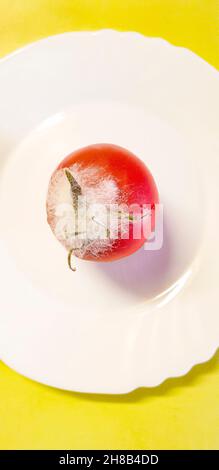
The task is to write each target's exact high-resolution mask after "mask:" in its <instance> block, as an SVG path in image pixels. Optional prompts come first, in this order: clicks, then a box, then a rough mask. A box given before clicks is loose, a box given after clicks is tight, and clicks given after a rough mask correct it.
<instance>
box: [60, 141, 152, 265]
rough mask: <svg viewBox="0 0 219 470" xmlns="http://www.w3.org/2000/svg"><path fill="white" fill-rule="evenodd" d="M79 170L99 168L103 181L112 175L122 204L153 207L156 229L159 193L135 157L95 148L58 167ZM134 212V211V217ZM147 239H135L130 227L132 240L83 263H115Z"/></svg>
mask: <svg viewBox="0 0 219 470" xmlns="http://www.w3.org/2000/svg"><path fill="white" fill-rule="evenodd" d="M75 163H77V164H79V165H80V167H82V168H86V167H88V166H92V165H93V166H95V167H98V169H99V170H100V177H107V176H109V175H110V177H112V179H113V180H114V181H115V182H116V183H117V185H118V188H119V190H120V192H121V194H123V195H124V198H123V199H122V200H121V201H120V203H125V204H126V205H128V206H131V205H138V206H143V205H150V206H151V220H152V227H153V225H154V211H155V204H158V202H159V195H158V190H157V187H156V184H155V181H154V179H153V176H152V175H151V173H150V171H149V170H148V168H147V167H146V165H145V164H144V163H143V162H142V161H141V160H140V159H139V158H138V157H136V156H135V155H134V154H133V153H131V152H129V151H128V150H126V149H124V148H122V147H119V146H116V145H112V144H95V145H90V146H87V147H84V148H81V149H79V150H76V151H74V152H73V153H71V154H70V155H68V156H67V157H66V158H64V160H62V162H61V163H60V164H59V165H58V167H57V170H60V169H63V168H69V167H71V166H72V165H73V164H75ZM134 214H135V210H133V215H134ZM145 241H146V240H145V236H144V235H143V234H142V236H141V238H139V239H134V237H133V226H132V224H130V229H129V238H128V239H122V238H119V239H118V240H116V241H115V244H114V246H113V250H110V251H109V252H107V253H106V252H105V253H103V254H100V256H99V257H98V259H97V258H94V257H93V256H91V255H86V256H84V257H83V259H87V260H94V261H105V262H106V261H114V260H118V259H120V258H123V257H126V256H129V255H131V254H132V253H134V252H135V251H137V250H138V249H139V248H140V247H141V246H142V245H143V244H144V242H145Z"/></svg>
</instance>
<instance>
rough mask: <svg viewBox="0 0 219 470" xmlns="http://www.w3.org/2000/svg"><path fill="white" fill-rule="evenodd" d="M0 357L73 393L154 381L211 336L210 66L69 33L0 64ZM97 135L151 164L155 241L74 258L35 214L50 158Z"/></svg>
mask: <svg viewBox="0 0 219 470" xmlns="http://www.w3.org/2000/svg"><path fill="white" fill-rule="evenodd" d="M0 110H1V113H0V152H1V179H0V214H1V217H0V225H1V238H0V250H1V265H0V276H1V278H0V281H1V297H0V305H1V313H0V356H1V358H2V360H3V361H5V363H6V364H8V365H10V366H11V367H12V368H14V369H15V370H17V371H18V372H20V373H22V374H24V375H26V376H27V377H30V378H33V379H35V380H37V381H40V382H43V383H45V384H48V385H52V386H56V387H60V388H63V389H68V390H77V391H83V392H103V393H125V392H128V391H130V390H132V389H135V388H136V387H139V386H155V385H158V384H159V383H161V382H162V381H163V380H165V379H167V378H168V377H172V376H179V375H182V374H184V373H186V372H187V371H188V370H189V369H190V368H191V367H192V366H193V365H195V364H196V363H199V362H203V361H206V360H207V359H209V358H210V357H211V356H212V354H213V353H214V352H215V350H216V348H217V346H218V342H219V316H218V312H219V298H218V278H219V243H218V232H219V221H218V207H217V203H218V192H219V189H218V188H219V185H218V155H219V143H218V136H219V74H218V72H217V71H216V70H214V69H213V68H212V67H211V66H210V65H208V64H207V63H205V62H204V61H203V60H201V59H200V58H198V57H197V56H195V55H194V54H192V53H191V52H189V51H188V50H186V49H182V48H177V47H173V46H171V45H170V44H168V43H167V42H165V41H163V40H161V39H152V38H145V37H143V36H141V35H139V34H136V33H119V32H115V31H100V32H96V33H90V32H83V33H67V34H64V35H59V36H54V37H50V38H48V39H44V40H42V41H39V42H37V43H34V44H32V45H31V46H28V47H26V48H24V49H22V50H20V51H18V52H16V53H15V54H12V55H10V56H8V57H7V58H6V59H3V60H1V61H0ZM97 142H108V143H110V142H112V143H114V144H118V145H121V146H124V147H126V148H128V149H129V150H131V151H133V152H134V153H136V154H137V155H138V156H139V157H140V158H142V159H143V160H144V161H145V162H146V164H147V165H148V166H149V168H150V169H151V171H152V173H153V175H154V177H155V179H156V182H157V185H158V188H159V191H160V198H161V202H162V203H163V205H164V238H163V246H162V248H161V249H160V250H150V251H144V250H140V251H139V252H137V253H136V254H134V255H133V256H131V257H129V258H127V259H124V260H121V261H118V262H113V263H109V264H101V265H100V264H98V263H89V262H85V261H84V262H83V261H80V262H79V261H78V270H77V273H72V272H71V271H70V270H69V269H68V268H67V266H66V253H65V251H64V249H63V248H62V247H61V245H60V244H59V243H58V242H57V241H56V240H55V238H54V236H53V235H52V233H51V231H50V229H49V227H48V225H47V223H46V214H45V197H46V191H47V185H48V180H49V177H50V174H51V172H52V171H53V170H54V168H55V167H56V165H57V163H58V162H59V161H60V160H61V159H62V158H63V157H64V156H65V155H66V154H68V153H69V152H71V151H73V150H74V149H76V148H78V147H81V146H84V145H87V144H93V143H97Z"/></svg>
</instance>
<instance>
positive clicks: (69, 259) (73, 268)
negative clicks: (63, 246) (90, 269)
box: [68, 248, 76, 272]
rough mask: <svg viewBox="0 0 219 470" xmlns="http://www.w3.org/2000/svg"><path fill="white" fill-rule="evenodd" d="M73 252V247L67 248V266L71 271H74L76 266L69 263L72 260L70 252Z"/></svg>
mask: <svg viewBox="0 0 219 470" xmlns="http://www.w3.org/2000/svg"><path fill="white" fill-rule="evenodd" d="M73 252H74V248H72V249H71V250H69V252H68V266H69V268H70V269H71V271H74V272H75V271H76V267H75V266H72V264H71V261H72V254H73Z"/></svg>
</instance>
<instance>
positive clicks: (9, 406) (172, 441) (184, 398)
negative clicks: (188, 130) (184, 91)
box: [0, 0, 219, 449]
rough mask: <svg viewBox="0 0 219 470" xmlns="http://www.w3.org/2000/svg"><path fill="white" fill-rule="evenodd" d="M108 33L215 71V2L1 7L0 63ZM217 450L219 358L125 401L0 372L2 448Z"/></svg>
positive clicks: (7, 2) (3, 0)
mask: <svg viewBox="0 0 219 470" xmlns="http://www.w3.org/2000/svg"><path fill="white" fill-rule="evenodd" d="M106 27H107V28H116V29H121V30H136V31H140V32H142V33H144V34H146V35H150V36H161V37H164V38H165V39H167V40H169V41H171V42H172V43H174V44H177V45H183V46H185V47H188V48H190V49H192V50H193V51H195V52H196V53H198V54H199V55H201V56H202V57H203V58H205V59H206V60H207V61H208V62H210V63H211V64H213V65H214V66H215V67H217V68H218V69H219V1H218V0H0V55H1V56H3V55H4V54H6V53H8V52H10V51H12V50H14V49H15V48H17V47H20V46H23V45H24V44H26V43H28V42H31V41H34V40H36V39H38V38H41V37H44V36H48V35H51V34H56V33H61V32H64V31H69V30H80V29H99V28H106ZM0 106H1V104H0ZM218 447H219V353H218V354H217V355H216V356H215V357H214V358H213V359H212V360H211V361H210V362H209V363H207V364H204V365H201V366H196V367H195V368H194V369H193V370H192V371H191V372H190V373H189V374H188V375H187V376H186V377H183V378H179V379H170V380H168V381H167V382H166V383H164V384H163V385H161V386H160V387H158V388H155V389H140V390H137V391H135V392H133V393H131V394H129V395H126V396H100V395H99V396H98V395H83V394H77V393H68V392H63V391H60V390H55V389H52V388H49V387H45V386H43V385H40V384H37V383H34V382H32V381H30V380H28V379H25V378H23V377H21V376H19V375H18V374H16V373H15V372H13V371H12V370H10V369H9V368H7V367H6V366H5V365H4V364H0V448H1V449H37V448H38V449H47V448H51V449H58V448H68V449H86V448H87V449H98V448H100V449H104V448H106V449H107V448H108V449H113V448H114V449H195V448H196V449H214V448H217V449H218Z"/></svg>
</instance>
